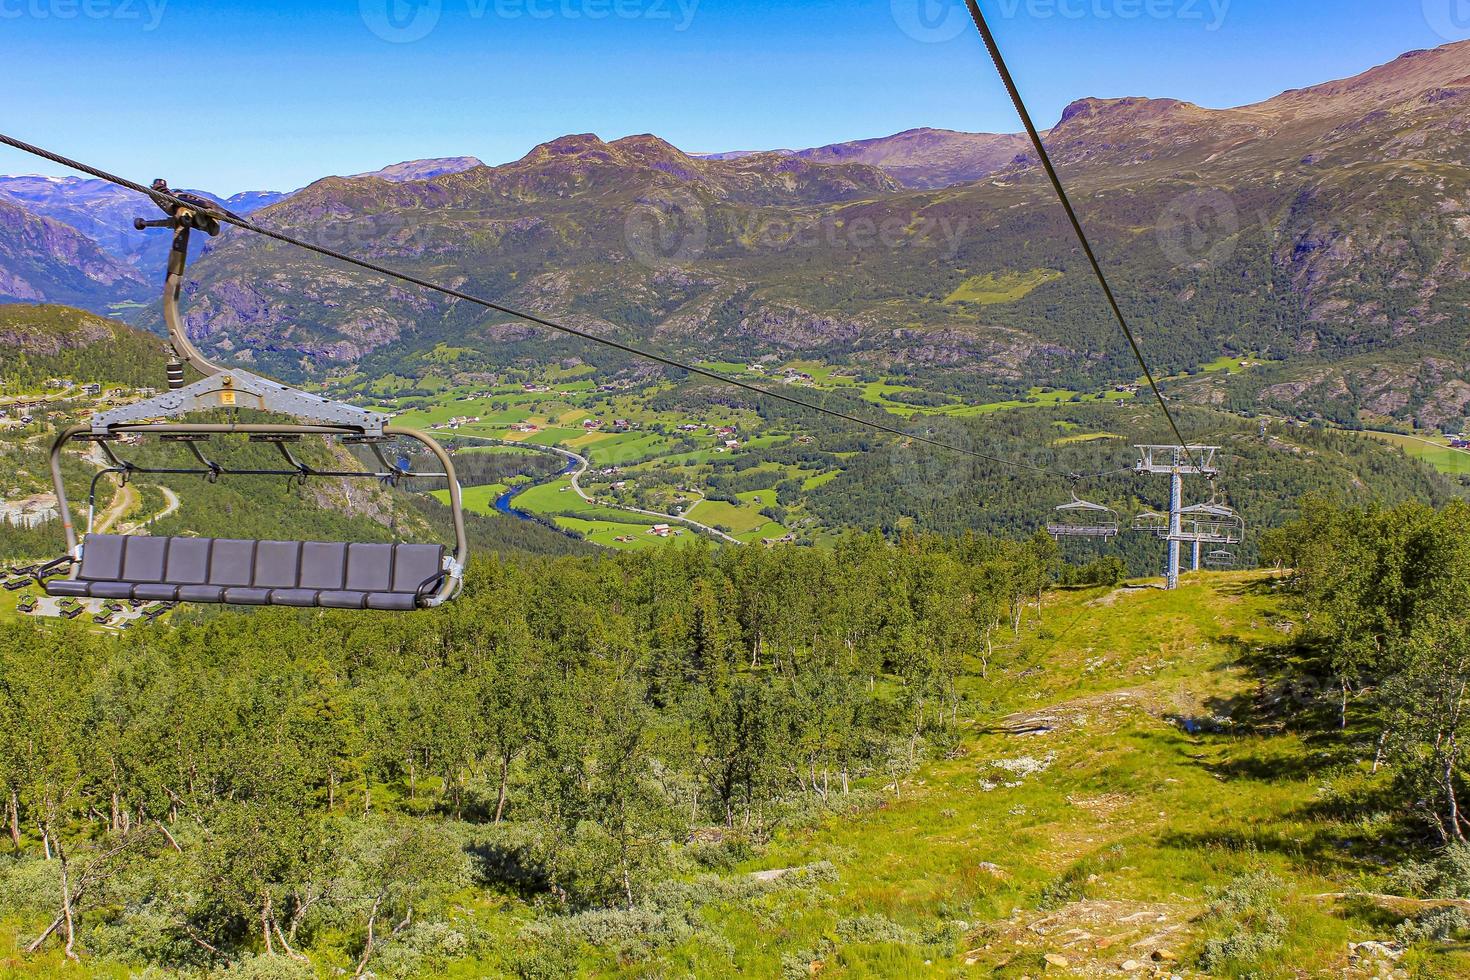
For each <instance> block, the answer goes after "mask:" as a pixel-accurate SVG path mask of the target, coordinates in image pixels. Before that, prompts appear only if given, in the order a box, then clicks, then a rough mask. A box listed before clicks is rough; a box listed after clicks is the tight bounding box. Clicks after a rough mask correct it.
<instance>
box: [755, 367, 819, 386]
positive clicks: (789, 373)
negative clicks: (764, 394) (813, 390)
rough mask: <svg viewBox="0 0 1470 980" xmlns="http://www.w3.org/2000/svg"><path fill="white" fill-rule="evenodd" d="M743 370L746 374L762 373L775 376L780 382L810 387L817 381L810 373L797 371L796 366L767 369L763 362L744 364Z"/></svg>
mask: <svg viewBox="0 0 1470 980" xmlns="http://www.w3.org/2000/svg"><path fill="white" fill-rule="evenodd" d="M745 370H746V373H748V374H762V375H766V376H768V377H771V378H775V379H776V380H777V381H780V382H781V383H782V384H788V385H806V386H807V387H809V388H810V387H812V386H814V385H815V384H816V383H817V379H816V378H813V377H812V376H811V375H810V374H807V373H806V372H805V371H798V370H797V369H796V368H791V367H788V368H781V369H779V370H777V371H769V370H767V369H766V366H765V365H764V364H759V363H755V364H747V365H745Z"/></svg>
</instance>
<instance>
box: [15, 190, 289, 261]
mask: <svg viewBox="0 0 1470 980" xmlns="http://www.w3.org/2000/svg"><path fill="white" fill-rule="evenodd" d="M193 193H196V194H200V195H202V196H204V197H207V198H209V199H210V200H213V201H218V202H219V203H220V204H221V205H223V206H224V207H226V208H229V209H230V210H231V211H234V212H235V213H236V214H241V215H245V214H250V213H251V212H253V211H258V210H260V209H261V208H265V207H269V206H270V205H272V204H274V203H276V202H277V201H279V200H281V199H282V198H284V197H286V194H283V193H280V192H277V191H246V192H244V193H241V194H235V195H234V196H232V197H228V198H221V197H219V196H217V195H215V194H211V193H209V192H208V191H194V192H193ZM0 200H8V201H10V202H12V203H14V204H18V205H20V206H21V207H23V208H25V209H26V210H27V211H29V212H30V213H32V214H36V215H40V216H41V217H44V218H50V219H51V220H52V221H59V222H61V223H62V224H66V225H70V226H71V227H72V228H75V229H76V230H77V231H80V232H81V233H82V234H84V235H86V236H87V237H88V238H90V239H92V241H93V242H95V243H96V244H97V246H98V247H99V248H101V249H102V251H104V252H106V253H107V254H108V255H110V256H112V257H113V258H115V259H117V260H119V261H121V262H125V263H128V264H130V265H134V266H137V267H139V268H141V269H143V270H144V272H146V273H149V274H150V275H151V273H152V272H154V271H156V270H155V269H154V268H153V267H154V266H159V267H160V268H161V263H162V262H163V257H164V255H165V254H166V252H167V250H168V233H167V232H165V231H161V230H154V231H149V232H140V231H136V230H134V228H133V219H134V218H135V217H142V218H157V217H160V216H161V215H160V213H159V211H158V209H157V208H155V207H154V206H153V204H152V203H151V202H150V201H149V200H148V199H147V198H145V197H143V196H142V195H141V194H137V193H134V192H133V191H130V190H126V189H125V188H122V187H118V186H116V185H115V184H110V183H108V182H107V181H105V180H93V179H91V178H85V177H37V176H20V177H3V176H0ZM145 256H146V257H147V258H146V259H145Z"/></svg>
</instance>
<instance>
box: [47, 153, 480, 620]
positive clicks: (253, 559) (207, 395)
mask: <svg viewBox="0 0 1470 980" xmlns="http://www.w3.org/2000/svg"><path fill="white" fill-rule="evenodd" d="M153 186H154V189H155V190H157V191H159V192H161V193H163V194H169V195H171V196H173V197H175V198H179V199H181V200H183V201H185V203H186V205H187V206H181V205H179V204H178V203H176V202H175V201H169V200H167V199H165V198H162V197H160V198H156V199H155V200H157V202H158V204H159V206H160V207H162V208H163V210H164V211H165V212H166V213H167V215H168V217H166V218H164V219H162V220H157V221H146V220H144V219H142V218H139V219H137V220H136V221H135V222H134V226H135V227H137V228H138V229H139V230H142V229H144V228H150V227H154V228H156V227H162V228H169V229H172V231H173V249H172V251H171V252H170V253H169V260H168V277H167V279H166V281H165V284H164V296H163V314H164V320H165V322H166V323H167V325H168V335H169V340H170V342H171V343H172V345H173V351H174V356H173V358H171V359H170V361H169V364H168V382H169V390H168V391H166V392H165V393H163V394H161V395H158V396H157V397H154V398H150V399H148V400H145V401H141V402H137V403H134V404H131V405H125V406H122V407H120V408H115V409H112V410H111V411H107V412H101V413H98V414H96V415H94V416H93V417H92V420H91V424H90V425H78V426H73V427H71V428H68V429H67V430H65V431H64V432H62V433H61V435H60V436H59V437H58V438H57V440H56V442H55V444H54V445H53V446H52V448H51V475H52V481H53V483H54V484H55V488H56V498H57V502H58V508H59V510H60V513H61V518H62V523H63V526H64V528H65V531H66V546H67V554H66V555H65V556H63V557H62V558H59V559H57V560H56V561H54V562H51V563H50V564H48V565H47V566H45V567H44V568H43V569H41V570H40V571H39V572H38V573H37V575H36V577H37V579H40V580H44V581H45V588H46V591H47V592H48V593H49V594H51V595H53V596H76V597H92V598H104V599H122V600H129V599H132V600H145V601H160V602H199V603H220V604H241V605H277V606H302V607H324V608H336V609H382V610H402V611H406V610H412V609H420V608H426V607H431V606H438V605H441V604H443V603H445V602H448V601H449V600H451V599H453V598H454V597H455V596H456V595H457V594H458V593H459V590H460V588H461V585H462V581H463V577H464V568H465V563H466V561H467V559H468V555H469V547H468V544H467V541H466V536H465V524H464V513H463V510H462V509H461V501H460V486H459V481H458V479H457V478H456V476H455V472H454V463H453V461H452V460H451V459H450V457H449V454H448V453H447V452H445V450H444V448H443V447H442V446H440V445H439V444H438V443H437V442H435V441H434V440H433V439H431V438H429V437H428V436H426V435H424V434H423V433H420V432H417V431H415V430H413V429H405V428H396V427H392V426H389V425H388V424H387V423H388V417H387V416H386V415H383V414H381V413H378V412H370V411H366V410H364V409H360V408H357V407H355V406H352V405H348V404H344V403H341V402H333V401H328V400H326V399H324V398H318V397H317V396H315V395H310V394H307V393H306V392H303V391H298V390H296V389H294V388H290V387H287V386H285V385H282V384H279V383H278V382H275V381H270V380H267V379H265V378H262V377H259V376H257V375H254V374H251V373H249V372H246V371H240V370H236V369H233V368H222V367H219V366H217V365H215V364H212V363H210V362H209V361H208V360H206V359H205V358H204V357H203V355H201V354H200V353H199V351H198V350H197V349H196V348H195V347H194V345H193V344H192V343H191V342H190V341H189V338H188V336H187V334H186V333H185V329H184V322H183V318H182V316H181V315H180V313H179V295H180V292H181V290H182V288H183V276H184V267H185V264H186V263H187V261H188V251H189V234H190V232H191V231H193V230H199V231H203V232H204V233H206V234H208V235H210V236H211V237H212V236H214V235H218V234H219V232H220V221H219V217H220V215H221V214H222V213H223V212H222V211H221V209H219V208H218V207H217V206H216V205H214V204H213V203H211V202H209V201H206V200H203V199H200V198H194V197H191V196H189V195H187V194H177V193H175V192H173V191H170V190H169V189H168V185H167V184H165V183H164V182H163V181H156V182H155V183H154V185H153ZM185 364H188V365H189V366H190V367H192V368H193V369H194V370H196V371H197V372H199V373H200V374H202V375H203V376H204V377H203V379H202V380H199V381H195V382H194V383H192V384H185V383H184V366H185ZM217 408H224V409H229V410H231V414H230V421H229V422H226V423H214V424H202V423H185V422H179V421H168V420H170V419H179V418H181V417H183V416H186V415H189V414H191V413H196V412H202V411H206V410H209V409H217ZM241 408H244V409H253V410H256V411H263V412H270V413H273V414H276V415H287V416H290V417H292V418H295V419H297V420H299V421H300V424H281V423H274V422H263V423H251V424H245V423H240V422H237V421H236V420H235V418H234V410H236V409H241ZM160 420H162V421H160ZM224 433H240V434H244V435H246V436H248V437H249V438H250V439H251V441H255V442H265V443H271V444H274V445H275V446H276V448H277V449H278V450H279V452H280V455H281V456H282V458H283V459H284V460H285V463H286V468H282V469H274V470H262V469H255V470H232V469H228V468H226V467H224V466H222V465H220V464H219V463H217V462H215V461H213V460H211V459H210V458H209V457H207V456H206V455H205V454H204V452H203V451H202V450H201V449H200V444H201V443H202V442H205V441H207V440H208V439H209V438H210V437H211V436H212V435H215V434H224ZM125 434H126V435H156V436H159V437H160V438H161V439H162V440H164V441H170V442H177V443H181V444H183V445H184V446H185V447H186V448H187V449H188V451H189V452H190V454H191V455H192V457H193V460H192V464H191V465H190V466H188V467H185V468H178V469H147V468H144V467H140V466H137V465H134V464H133V463H131V462H129V461H127V460H124V459H122V458H120V457H119V456H118V455H117V453H116V452H115V451H114V449H113V447H112V443H115V442H117V441H118V440H119V439H120V437H121V436H123V435H125ZM303 436H323V437H329V438H330V437H336V438H337V439H338V440H339V441H340V442H341V443H342V444H344V445H353V446H365V447H366V448H367V449H368V450H370V451H371V452H372V454H373V456H374V457H376V460H377V462H378V463H379V465H380V466H381V467H382V468H381V469H380V470H376V471H347V472H325V471H320V470H316V469H313V468H312V467H310V466H308V465H306V464H305V463H303V462H302V461H301V460H299V459H298V458H297V457H296V456H295V455H294V454H293V453H292V452H291V450H290V449H289V448H288V447H289V445H290V444H292V443H295V442H298V441H300V440H301V438H302V437H303ZM394 437H401V438H407V439H411V440H414V441H416V442H418V443H420V444H422V445H423V446H424V448H425V449H427V450H428V452H429V453H430V454H431V455H432V456H433V457H434V458H435V459H436V460H437V461H438V463H439V465H440V466H441V467H442V472H429V473H417V472H414V471H413V470H412V466H411V464H410V462H409V460H408V459H406V458H403V457H399V458H398V459H397V461H396V462H394V463H390V462H389V461H388V459H387V457H386V456H385V455H384V452H383V443H385V442H386V441H387V440H389V439H391V438H394ZM73 440H77V441H82V442H93V443H96V444H97V445H98V446H99V448H100V449H101V450H102V452H103V453H104V454H105V456H106V458H107V460H108V463H109V465H108V467H107V468H106V469H103V470H102V471H101V472H99V473H98V474H97V476H96V477H94V479H93V480H92V488H91V495H90V499H89V507H88V516H87V533H86V535H85V537H84V538H83V540H81V541H78V540H77V533H76V529H75V528H74V527H73V525H72V514H71V508H70V506H69V505H68V503H67V497H66V488H65V486H63V483H62V474H61V458H62V450H63V449H64V448H65V447H66V446H67V444H68V443H70V442H72V441H73ZM108 473H111V474H116V475H118V476H119V477H120V478H121V479H122V480H123V481H126V480H128V479H129V478H131V477H132V476H133V475H134V474H147V473H156V474H169V475H176V474H177V475H188V474H192V475H198V476H202V477H204V478H205V479H207V480H209V481H210V482H215V481H217V480H219V479H220V478H221V477H222V476H279V477H286V478H289V479H293V480H299V481H301V482H303V483H304V482H306V481H307V480H310V479H312V478H316V477H325V478H366V479H376V480H381V481H383V482H384V483H387V484H390V485H393V486H396V485H398V484H399V483H400V481H404V480H418V479H435V480H445V481H447V482H448V487H449V506H450V509H451V512H452V517H453V524H454V535H455V543H454V549H453V551H452V552H449V551H448V550H447V549H446V548H445V547H444V546H442V545H422V544H351V543H345V542H335V543H331V542H303V541H248V540H234V539H213V538H191V537H178V538H169V537H137V536H123V535H113V534H96V533H92V527H93V521H94V519H95V514H96V493H97V482H98V480H99V479H100V478H101V477H102V476H103V475H104V474H108ZM68 569H69V577H67V578H56V577H54V576H57V575H60V574H62V573H63V571H64V570H68Z"/></svg>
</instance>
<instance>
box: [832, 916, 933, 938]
mask: <svg viewBox="0 0 1470 980" xmlns="http://www.w3.org/2000/svg"><path fill="white" fill-rule="evenodd" d="M837 936H838V938H840V939H841V940H842V941H843V942H845V943H902V944H905V945H907V944H912V943H915V942H916V941H917V939H918V937H917V936H915V935H914V933H913V931H912V930H911V929H906V928H904V927H903V926H901V925H899V924H898V923H897V922H894V921H893V920H892V919H889V918H887V917H885V916H881V915H859V916H855V917H853V918H851V919H843V920H842V921H841V922H839V923H837Z"/></svg>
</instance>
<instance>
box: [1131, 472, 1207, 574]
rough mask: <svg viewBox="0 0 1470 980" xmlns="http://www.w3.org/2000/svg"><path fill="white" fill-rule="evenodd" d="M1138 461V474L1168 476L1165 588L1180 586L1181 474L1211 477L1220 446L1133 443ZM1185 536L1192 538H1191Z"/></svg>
mask: <svg viewBox="0 0 1470 980" xmlns="http://www.w3.org/2000/svg"><path fill="white" fill-rule="evenodd" d="M1134 448H1135V449H1137V450H1138V457H1139V462H1138V465H1137V466H1136V467H1135V468H1134V472H1136V473H1137V474H1138V475H1139V476H1167V477H1169V533H1168V536H1167V538H1166V540H1167V541H1168V542H1169V557H1168V563H1167V565H1166V566H1165V568H1164V578H1165V580H1166V581H1167V583H1168V584H1167V588H1169V589H1171V590H1172V589H1177V588H1179V545H1180V544H1181V543H1183V542H1184V541H1185V540H1186V538H1185V534H1184V527H1183V524H1184V478H1185V477H1187V476H1202V477H1205V478H1206V479H1209V480H1213V479H1214V478H1215V477H1216V476H1219V474H1220V470H1219V469H1218V468H1217V467H1216V466H1215V454H1216V453H1218V452H1219V451H1220V447H1219V446H1135V447H1134ZM1188 540H1190V541H1193V540H1195V539H1194V538H1189V539H1188Z"/></svg>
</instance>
